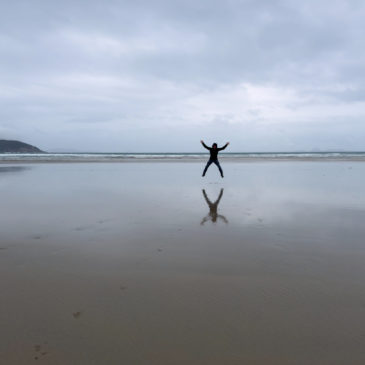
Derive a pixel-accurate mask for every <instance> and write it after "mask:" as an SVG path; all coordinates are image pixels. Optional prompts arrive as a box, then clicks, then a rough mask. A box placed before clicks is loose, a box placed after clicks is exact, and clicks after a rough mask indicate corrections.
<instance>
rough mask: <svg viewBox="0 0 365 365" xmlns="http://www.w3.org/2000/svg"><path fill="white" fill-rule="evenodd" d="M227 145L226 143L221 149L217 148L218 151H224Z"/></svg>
mask: <svg viewBox="0 0 365 365" xmlns="http://www.w3.org/2000/svg"><path fill="white" fill-rule="evenodd" d="M228 145H229V142H227V143H226V144H225V145H224V146H223V147H221V148H218V151H222V150H224V149H225V148H226V147H227V146H228Z"/></svg>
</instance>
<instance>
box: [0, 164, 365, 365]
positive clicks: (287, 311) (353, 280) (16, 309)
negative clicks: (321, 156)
mask: <svg viewBox="0 0 365 365" xmlns="http://www.w3.org/2000/svg"><path fill="white" fill-rule="evenodd" d="M128 162H129V163H121V162H116V163H108V162H97V163H96V162H95V161H90V162H87V163H86V162H80V161H77V163H65V162H64V161H59V162H58V163H51V162H47V163H45V161H41V162H38V163H29V162H24V161H21V160H20V161H19V160H16V161H15V160H14V161H3V162H2V163H1V164H0V189H1V190H0V191H1V211H0V218H1V219H0V232H1V233H0V288H1V293H2V299H1V302H0V339H1V341H0V356H1V363H3V364H6V365H8V364H9V365H12V364H16V365H23V364H24V365H25V364H27V365H28V364H33V363H35V364H36V363H40V364H55V365H58V364H59V365H63V364H67V365H73V364H75V365H76V364H77V365H83V364H87V365H90V364H108V365H109V364H111V365H114V364H131V365H135V364H137V365H144V364H146V365H155V364H156V365H161V364H174V365H180V364H184V365H185V364H189V365H195V364H197V365H198V364H199V365H205V364H209V365H215V364H217V365H218V364H229V365H231V364H237V365H238V364H250V365H251V364H253V365H255V364H270V365H272V364H274V365H276V364H278V365H285V364H288V365H289V364H290V365H293V364H295V365H297V364H303V365H307V364H311V365H317V364H318V365H319V364H320V365H324V364H328V365H336V364H339V365H340V364H341V365H343V364H351V365H357V364H359V365H360V364H364V363H365V280H364V277H365V265H364V261H365V242H364V237H365V225H364V222H365V194H364V188H363V186H364V178H365V163H364V162H362V161H358V160H356V159H351V158H347V159H346V160H344V161H341V160H336V159H335V158H333V159H331V160H330V161H326V160H325V161H313V160H303V161H291V160H280V161H272V160H271V159H261V160H260V161H256V160H250V161H245V160H243V161H241V160H240V161H238V162H237V161H235V160H234V159H226V160H225V161H224V160H223V162H222V167H223V169H224V173H225V178H224V179H221V178H220V176H219V173H218V170H217V168H216V166H214V165H212V166H211V167H210V169H209V170H208V173H207V176H206V177H205V178H202V177H201V174H202V170H203V168H204V163H205V162H203V160H201V161H200V160H197V161H190V160H189V161H180V162H176V161H163V162H162V161H145V160H141V161H138V162H135V161H130V160H128ZM219 197H220V200H219V201H218V202H217V199H218V198H219Z"/></svg>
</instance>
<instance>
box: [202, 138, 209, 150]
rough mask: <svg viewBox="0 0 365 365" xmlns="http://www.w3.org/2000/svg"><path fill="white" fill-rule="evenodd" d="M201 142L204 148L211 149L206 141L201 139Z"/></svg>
mask: <svg viewBox="0 0 365 365" xmlns="http://www.w3.org/2000/svg"><path fill="white" fill-rule="evenodd" d="M200 143H201V144H202V145H203V146H204V148H206V149H207V150H210V148H209V147H208V146H207V145H206V144H205V143H204V141H203V140H201V141H200Z"/></svg>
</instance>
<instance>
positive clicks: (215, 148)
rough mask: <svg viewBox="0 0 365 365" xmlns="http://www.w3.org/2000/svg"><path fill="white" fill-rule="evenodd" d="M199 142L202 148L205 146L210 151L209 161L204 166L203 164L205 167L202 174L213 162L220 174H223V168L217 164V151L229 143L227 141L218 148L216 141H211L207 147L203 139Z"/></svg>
mask: <svg viewBox="0 0 365 365" xmlns="http://www.w3.org/2000/svg"><path fill="white" fill-rule="evenodd" d="M200 142H201V144H202V145H203V146H204V148H206V149H207V150H209V152H210V158H209V161H208V162H207V164H206V166H205V169H204V171H203V175H202V176H205V173H206V172H207V170H208V167H209V166H210V165H211V164H212V163H215V164H216V165H217V167H218V169H219V172H220V173H221V176H222V177H224V176H223V170H222V168H221V165H220V164H219V161H218V152H219V151H222V150H224V149H225V148H226V147H227V146H228V145H229V142H227V143H226V144H225V145H224V146H223V147H221V148H218V145H217V144H216V143H213V145H212V147H208V146H207V145H206V144H205V143H204V141H200Z"/></svg>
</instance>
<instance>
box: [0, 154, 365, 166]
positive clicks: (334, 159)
mask: <svg viewBox="0 0 365 365" xmlns="http://www.w3.org/2000/svg"><path fill="white" fill-rule="evenodd" d="M208 159H209V156H207V157H206V158H196V157H195V158H189V157H184V158H168V157H163V158H128V157H127V158H126V157H123V158H113V159H105V158H72V159H70V158H59V159H47V158H45V159H42V158H38V159H32V158H29V159H28V158H25V159H1V157H0V165H5V164H38V163H46V164H47V163H49V164H52V163H55V164H58V163H164V162H166V163H171V162H176V163H185V162H188V163H192V162H196V163H202V162H206V161H207V160H208ZM219 160H220V161H224V162H225V163H227V162H228V163H256V162H263V163H264V162H365V157H362V156H361V157H272V158H270V157H235V158H232V157H220V158H219Z"/></svg>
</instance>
